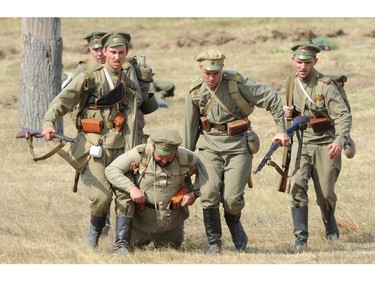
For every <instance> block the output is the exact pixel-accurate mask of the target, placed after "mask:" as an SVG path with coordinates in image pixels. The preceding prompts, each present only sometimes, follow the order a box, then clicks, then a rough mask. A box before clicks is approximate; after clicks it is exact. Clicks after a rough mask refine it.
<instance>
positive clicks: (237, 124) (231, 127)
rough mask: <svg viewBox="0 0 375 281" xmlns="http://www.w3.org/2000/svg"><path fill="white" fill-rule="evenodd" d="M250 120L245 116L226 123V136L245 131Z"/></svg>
mask: <svg viewBox="0 0 375 281" xmlns="http://www.w3.org/2000/svg"><path fill="white" fill-rule="evenodd" d="M249 126H250V121H249V119H247V117H244V118H242V119H237V120H234V121H231V122H228V123H227V134H228V136H234V135H238V134H241V133H244V132H246V131H247V130H248V129H249Z"/></svg>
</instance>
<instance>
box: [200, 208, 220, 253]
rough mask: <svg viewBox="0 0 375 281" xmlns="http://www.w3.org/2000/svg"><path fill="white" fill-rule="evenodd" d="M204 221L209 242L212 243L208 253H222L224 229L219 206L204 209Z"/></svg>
mask: <svg viewBox="0 0 375 281" xmlns="http://www.w3.org/2000/svg"><path fill="white" fill-rule="evenodd" d="M203 221H204V226H205V228H206V235H207V239H208V243H209V244H210V247H209V248H208V250H207V252H206V253H207V254H209V255H212V254H217V253H221V251H222V241H221V235H222V231H221V220H220V210H219V208H213V209H203Z"/></svg>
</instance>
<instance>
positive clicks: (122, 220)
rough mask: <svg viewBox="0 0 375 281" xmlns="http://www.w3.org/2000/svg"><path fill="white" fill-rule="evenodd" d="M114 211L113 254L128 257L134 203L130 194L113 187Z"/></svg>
mask: <svg viewBox="0 0 375 281" xmlns="http://www.w3.org/2000/svg"><path fill="white" fill-rule="evenodd" d="M114 194H115V210H116V235H115V244H114V252H116V253H118V254H120V255H128V254H130V253H129V249H130V239H131V234H132V228H133V217H134V208H135V205H134V202H133V201H132V200H131V197H130V194H129V193H127V192H124V191H122V190H118V189H116V188H115V187H114Z"/></svg>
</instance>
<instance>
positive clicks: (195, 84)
mask: <svg viewBox="0 0 375 281" xmlns="http://www.w3.org/2000/svg"><path fill="white" fill-rule="evenodd" d="M202 83H203V78H202V77H200V78H197V79H195V80H193V81H192V82H191V83H190V87H189V92H191V91H192V90H194V89H195V88H196V87H198V86H200V85H202Z"/></svg>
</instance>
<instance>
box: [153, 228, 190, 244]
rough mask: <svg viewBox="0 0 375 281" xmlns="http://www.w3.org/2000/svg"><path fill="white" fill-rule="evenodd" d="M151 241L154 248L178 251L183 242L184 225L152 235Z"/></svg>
mask: <svg viewBox="0 0 375 281" xmlns="http://www.w3.org/2000/svg"><path fill="white" fill-rule="evenodd" d="M153 241H154V243H155V246H156V247H172V248H175V249H179V248H180V247H181V244H182V242H183V241H184V223H183V222H181V223H180V224H179V225H178V226H176V227H175V228H173V229H171V230H168V231H166V232H163V233H159V234H154V235H153Z"/></svg>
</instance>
